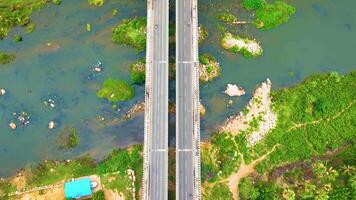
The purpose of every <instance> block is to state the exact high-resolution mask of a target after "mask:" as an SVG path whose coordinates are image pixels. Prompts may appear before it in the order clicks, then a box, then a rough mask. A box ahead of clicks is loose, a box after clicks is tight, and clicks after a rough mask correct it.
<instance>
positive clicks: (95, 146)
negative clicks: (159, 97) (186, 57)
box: [0, 0, 356, 177]
mask: <svg viewBox="0 0 356 200" xmlns="http://www.w3.org/2000/svg"><path fill="white" fill-rule="evenodd" d="M287 2H288V3H290V4H292V5H294V6H295V7H296V9H297V12H296V13H295V15H294V16H292V18H291V19H290V21H289V22H288V23H286V24H284V25H282V26H280V27H278V28H276V29H273V30H270V31H260V30H257V29H256V28H254V27H253V26H252V25H231V26H227V27H228V30H229V31H231V32H232V33H236V34H239V35H242V36H246V37H250V38H256V39H257V40H259V41H260V44H261V46H262V47H263V49H264V55H263V56H262V57H260V58H257V59H252V60H249V59H245V58H243V57H242V56H241V55H236V54H232V53H228V52H226V51H224V50H223V49H222V48H221V47H220V46H219V42H218V41H219V36H220V33H219V31H217V28H216V27H217V23H219V22H218V21H217V19H216V15H217V13H219V12H220V11H224V10H230V11H231V12H232V13H234V14H237V15H238V17H239V19H240V20H249V19H251V14H250V13H248V12H246V11H244V10H243V9H242V8H241V6H240V4H239V3H238V1H236V0H200V1H199V23H200V24H202V25H203V26H205V27H207V28H208V30H209V37H208V38H207V40H206V41H205V42H204V43H203V44H202V45H201V46H200V52H201V53H211V54H213V55H214V56H215V57H216V58H217V60H218V61H219V62H220V64H221V66H222V76H221V77H220V78H219V79H217V80H214V81H212V82H210V83H208V84H202V85H201V87H200V92H201V99H202V103H203V104H204V105H205V106H206V107H207V113H206V115H205V116H204V117H202V119H201V120H202V123H201V129H202V133H201V136H202V138H203V139H208V138H209V135H210V134H211V132H212V131H213V130H214V129H215V128H216V126H217V125H219V124H220V123H221V122H223V121H224V119H225V118H226V117H228V116H230V115H232V114H234V113H236V112H238V111H239V110H241V109H242V107H243V106H244V105H245V104H246V102H247V101H248V100H249V98H250V97H251V94H252V92H253V90H254V88H255V87H256V84H259V83H261V82H262V81H264V80H265V79H266V78H270V79H271V81H272V83H273V87H274V89H279V88H283V87H286V86H291V85H294V84H296V83H298V82H300V81H301V80H302V79H303V78H305V77H306V76H308V75H310V74H313V73H320V72H328V71H338V72H340V73H346V72H348V71H351V70H353V69H355V68H356V65H355V58H354V55H355V53H354V52H355V51H354V47H355V46H356V12H354V8H355V7H356V1H352V0H338V1H336V0H314V1H311V0H288V1H287ZM114 8H115V9H117V10H118V11H119V13H118V15H117V16H115V17H112V9H114ZM145 14H146V1H144V0H125V1H123V0H120V1H119V0H111V1H109V0H108V1H106V2H105V4H104V6H103V7H100V8H95V7H91V6H89V5H88V4H87V1H86V0H76V1H75V3H74V1H69V0H63V2H62V4H61V5H60V6H50V7H47V8H44V9H42V10H41V11H39V12H35V13H34V14H33V16H32V20H33V22H34V23H35V24H36V30H35V31H34V32H33V33H31V34H26V33H23V32H24V31H23V30H22V29H21V28H14V29H13V31H12V32H11V34H10V37H7V38H6V39H4V40H3V41H0V50H1V51H6V52H13V53H15V54H16V56H17V57H16V59H15V61H14V62H12V63H11V64H8V65H3V66H0V70H1V72H0V87H1V88H5V89H6V90H7V93H6V95H5V96H2V97H0V177H1V176H9V175H11V174H13V173H14V172H15V170H17V169H19V168H23V167H25V166H26V165H28V164H31V163H36V162H38V161H40V160H44V159H70V158H73V157H75V156H78V155H83V154H86V153H90V154H91V155H92V156H94V157H95V158H97V159H101V158H103V157H104V156H105V155H107V153H108V152H109V151H110V150H111V149H113V148H117V147H125V146H128V145H131V144H136V143H142V142H143V115H139V116H138V117H135V118H134V119H131V120H129V121H127V122H120V123H110V125H105V123H103V122H101V121H100V120H98V117H99V116H100V117H104V118H105V121H106V122H108V121H111V120H113V119H115V118H118V117H120V116H122V115H123V114H124V111H125V110H127V109H128V108H129V107H130V106H132V105H133V104H135V103H137V102H141V101H142V100H143V91H144V88H143V87H142V86H135V90H136V96H135V98H134V99H133V100H131V101H129V102H124V103H120V104H119V107H120V108H121V111H114V110H113V109H112V108H111V104H110V103H108V102H107V101H105V100H103V99H99V98H97V97H96V94H95V93H96V91H97V89H98V87H100V85H101V83H102V82H103V81H104V80H105V79H106V78H108V77H113V78H117V79H124V80H127V81H130V78H129V65H130V64H131V63H133V62H134V61H136V60H137V59H139V58H142V57H144V53H138V52H137V51H135V50H134V49H132V48H130V47H125V46H122V45H118V44H113V43H112V42H111V28H112V27H113V26H115V25H116V24H118V23H119V22H120V21H121V20H122V19H125V18H129V17H134V16H145ZM87 23H90V24H91V25H92V32H90V33H88V32H86V31H85V25H86V24H87ZM14 33H20V34H21V35H22V36H23V39H24V41H23V42H20V43H15V42H13V41H12V38H11V35H13V34H14ZM47 43H51V45H48V44H47ZM97 59H99V60H100V61H101V62H102V63H103V65H104V71H103V73H101V74H99V75H98V74H94V73H93V72H92V66H93V65H94V64H95V63H96V62H97ZM227 83H236V84H238V85H241V86H242V87H243V88H244V89H245V90H246V92H247V94H246V95H245V96H243V97H234V98H228V97H227V96H226V95H225V94H224V93H223V91H224V88H225V86H226V84H227ZM171 91H172V92H174V82H171ZM172 97H173V96H172ZM49 98H55V99H56V107H55V108H54V109H52V108H50V107H46V106H45V105H44V103H43V101H45V100H47V99H49ZM229 99H231V100H233V104H232V105H231V106H229V107H228V106H227V101H228V100H229ZM21 111H26V112H30V113H31V120H30V121H31V123H30V124H29V125H28V126H26V127H19V128H18V129H17V130H15V131H14V130H10V128H9V127H8V123H9V122H10V121H12V120H14V116H13V114H12V113H14V112H16V113H19V112H21ZM51 120H54V121H55V122H57V123H58V125H57V126H56V127H55V129H53V130H49V129H48V127H47V125H48V122H49V121H51ZM66 125H71V126H76V127H77V128H78V132H79V136H80V145H79V146H78V147H76V148H75V149H73V150H71V151H68V150H59V149H58V145H57V143H56V138H57V137H58V134H59V131H60V129H61V128H62V127H64V126H66ZM171 125H174V116H171ZM170 129H171V130H172V131H171V133H170V144H171V145H174V126H171V128H170Z"/></svg>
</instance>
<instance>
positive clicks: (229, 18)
mask: <svg viewBox="0 0 356 200" xmlns="http://www.w3.org/2000/svg"><path fill="white" fill-rule="evenodd" d="M218 19H219V20H221V21H223V22H225V23H228V24H233V23H236V22H237V17H236V16H235V15H233V14H231V13H229V12H223V13H220V14H218Z"/></svg>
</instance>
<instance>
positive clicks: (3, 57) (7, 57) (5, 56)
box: [0, 52, 15, 65]
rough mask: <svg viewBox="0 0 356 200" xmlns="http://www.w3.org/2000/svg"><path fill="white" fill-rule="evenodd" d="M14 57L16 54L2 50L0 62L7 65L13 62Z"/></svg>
mask: <svg viewBox="0 0 356 200" xmlns="http://www.w3.org/2000/svg"><path fill="white" fill-rule="evenodd" d="M14 59H15V55H12V54H6V53H3V52H0V64H2V65H5V64H8V63H11V62H12V61H13V60H14Z"/></svg>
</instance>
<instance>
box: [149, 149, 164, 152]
mask: <svg viewBox="0 0 356 200" xmlns="http://www.w3.org/2000/svg"><path fill="white" fill-rule="evenodd" d="M151 151H153V152H166V151H167V149H152V150H151Z"/></svg>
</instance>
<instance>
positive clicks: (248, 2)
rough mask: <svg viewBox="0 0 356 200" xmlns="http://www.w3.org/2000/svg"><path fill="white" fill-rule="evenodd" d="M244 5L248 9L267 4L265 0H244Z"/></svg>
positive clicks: (255, 8) (258, 7)
mask: <svg viewBox="0 0 356 200" xmlns="http://www.w3.org/2000/svg"><path fill="white" fill-rule="evenodd" d="M242 5H243V6H244V8H245V9H246V10H257V9H260V8H263V7H264V6H265V5H266V1H265V0H243V1H242Z"/></svg>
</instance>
